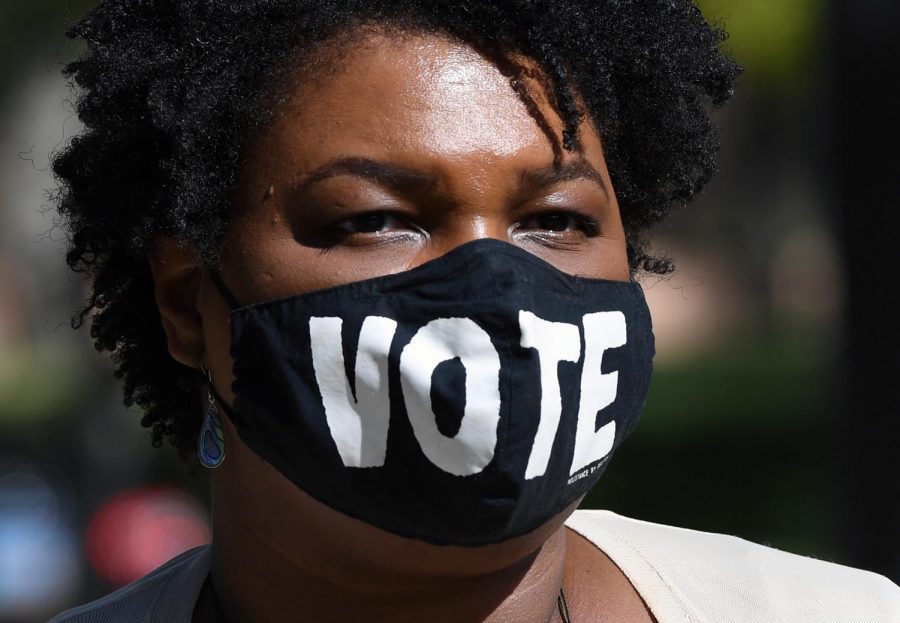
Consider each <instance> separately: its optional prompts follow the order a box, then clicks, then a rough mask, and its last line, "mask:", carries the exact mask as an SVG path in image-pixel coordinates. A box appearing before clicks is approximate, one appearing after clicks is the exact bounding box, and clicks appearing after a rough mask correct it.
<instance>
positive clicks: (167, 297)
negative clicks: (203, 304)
mask: <svg viewBox="0 0 900 623" xmlns="http://www.w3.org/2000/svg"><path fill="white" fill-rule="evenodd" d="M148 259H149V260H150V272H151V273H152V275H153V283H154V294H155V296H156V305H157V307H158V308H159V316H160V320H161V321H162V325H163V330H164V331H165V332H166V338H167V341H168V345H169V354H171V355H172V358H173V359H175V360H176V361H178V362H179V363H182V364H184V365H186V366H189V367H191V368H199V367H200V354H201V353H203V352H204V340H203V318H202V316H201V314H200V309H199V305H198V304H199V294H200V283H201V278H202V275H203V265H202V263H201V262H200V258H199V256H198V255H197V252H196V251H195V250H194V249H193V248H191V247H188V246H186V245H184V244H182V243H179V242H178V241H176V240H175V239H173V238H160V239H158V240H157V241H156V242H155V244H154V247H153V250H152V251H151V252H150V255H149V258H148Z"/></svg>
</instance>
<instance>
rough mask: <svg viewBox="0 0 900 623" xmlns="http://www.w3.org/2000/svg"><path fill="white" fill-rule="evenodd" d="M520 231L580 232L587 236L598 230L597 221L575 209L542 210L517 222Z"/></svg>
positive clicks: (538, 232) (593, 234) (537, 232)
mask: <svg viewBox="0 0 900 623" xmlns="http://www.w3.org/2000/svg"><path fill="white" fill-rule="evenodd" d="M517 229H519V230H520V231H523V232H528V233H534V234H540V233H543V232H549V233H550V234H567V233H570V232H571V233H573V234H582V235H585V236H588V237H591V236H596V235H597V232H598V225H597V221H595V220H594V219H592V218H590V217H589V216H587V215H585V214H582V213H580V212H576V211H568V210H565V211H555V212H542V213H540V214H536V215H534V216H531V217H529V218H527V219H524V220H522V221H521V222H520V223H519V226H518V228H517Z"/></svg>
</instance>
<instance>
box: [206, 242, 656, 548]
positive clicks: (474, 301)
mask: <svg viewBox="0 0 900 623" xmlns="http://www.w3.org/2000/svg"><path fill="white" fill-rule="evenodd" d="M213 279H214V282H215V283H216V285H217V287H218V288H219V290H220V292H221V293H222V295H223V297H225V299H226V300H227V301H228V302H229V304H231V306H232V308H233V311H232V314H231V330H232V346H231V355H232V357H233V358H234V362H235V363H234V375H235V382H234V385H233V390H234V394H235V396H236V398H235V401H234V407H233V408H228V406H227V405H224V403H223V407H224V408H225V409H226V411H227V412H228V414H229V417H230V418H231V420H232V421H233V422H234V425H235V427H236V429H237V431H238V433H239V434H240V436H241V438H242V439H243V441H244V442H245V443H246V444H247V445H248V446H249V447H250V448H251V449H252V450H253V451H254V452H256V453H257V454H258V455H259V456H260V457H262V458H263V459H264V460H266V461H268V462H269V463H271V464H272V465H273V466H274V467H275V469H277V470H278V471H279V472H281V473H282V474H284V475H285V476H286V477H287V478H288V479H290V480H291V481H292V482H293V483H294V484H296V485H297V486H298V487H300V488H301V489H303V490H304V491H306V492H307V493H309V494H310V495H312V496H313V497H315V498H316V499H318V500H320V501H321V502H324V503H325V504H327V505H328V506H330V507H332V508H334V509H336V510H338V511H340V512H342V513H345V514H347V515H350V516H352V517H356V518H358V519H361V520H362V521H365V522H366V523H369V524H372V525H375V526H378V527H379V528H383V529H385V530H388V531H390V532H393V533H395V534H398V535H402V536H407V537H413V538H417V539H421V540H423V541H427V542H429V543H435V544H453V545H469V546H474V545H481V544H487V543H495V542H498V541H504V540H506V539H510V538H512V537H516V536H519V535H521V534H524V533H526V532H529V531H531V530H533V529H535V528H537V527H539V526H541V525H542V524H544V523H545V522H546V521H548V520H549V519H550V518H552V517H553V516H554V515H556V514H558V513H560V512H561V511H563V510H564V509H565V508H566V507H567V506H569V505H570V504H572V503H573V502H575V501H576V500H578V499H579V498H580V497H581V496H583V495H584V494H585V493H586V492H587V491H588V489H590V488H591V487H592V486H593V485H594V483H596V481H597V479H598V478H599V477H600V475H601V473H602V472H603V470H604V468H605V467H606V464H607V462H608V460H609V457H610V456H611V454H612V452H613V450H615V448H616V447H618V445H619V444H620V443H621V442H622V440H623V439H625V437H626V436H627V435H628V434H629V433H630V432H631V431H632V429H633V428H634V426H635V424H636V422H637V419H638V417H639V415H640V413H641V410H642V409H643V406H644V401H645V399H646V396H647V390H648V386H649V383H650V373H651V367H652V364H651V361H652V358H653V354H654V342H653V332H652V329H651V325H650V315H649V312H648V309H647V306H646V303H645V302H644V297H643V293H642V290H641V287H640V286H639V285H638V284H637V283H634V282H619V281H605V280H597V279H584V278H579V277H573V276H571V275H567V274H565V273H563V272H561V271H559V270H557V269H556V268H554V267H553V266H551V265H550V264H548V263H546V262H545V261H543V260H541V259H539V258H537V257H535V256H534V255H532V254H530V253H528V252H526V251H523V250H521V249H519V248H517V247H515V246H513V245H510V244H507V243H505V242H499V241H496V240H478V241H475V242H471V243H468V244H465V245H463V246H461V247H458V248H456V249H454V250H452V251H451V252H449V253H447V254H446V255H444V256H443V257H441V258H439V259H437V260H434V261H432V262H429V263H427V264H424V265H422V266H420V267H418V268H415V269H413V270H410V271H408V272H404V273H400V274H395V275H389V276H385V277H378V278H375V279H368V280H366V281H360V282H356V283H350V284H347V285H343V286H338V287H335V288H329V289H327V290H321V291H316V292H309V293H307V294H301V295H298V296H293V297H290V298H286V299H282V300H277V301H271V302H266V303H259V304H255V305H247V306H240V305H239V303H238V302H237V300H236V299H235V298H234V296H233V295H232V294H231V293H230V292H229V291H228V289H227V288H226V286H225V285H224V283H222V280H221V279H220V278H219V277H218V276H217V275H215V274H214V275H213ZM219 402H222V401H221V400H220V401H219Z"/></svg>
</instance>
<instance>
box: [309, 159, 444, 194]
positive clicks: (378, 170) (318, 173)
mask: <svg viewBox="0 0 900 623" xmlns="http://www.w3.org/2000/svg"><path fill="white" fill-rule="evenodd" d="M338 175H352V176H354V177H361V178H365V179H370V180H373V181H375V182H378V183H380V184H382V185H384V186H387V187H388V188H391V189H393V190H396V191H398V192H403V193H408V192H411V191H414V190H420V191H421V190H423V189H424V190H429V189H432V188H434V187H436V186H437V184H438V180H437V178H436V177H435V176H434V175H431V174H428V173H423V172H421V171H414V170H412V169H407V168H405V167H400V166H397V165H394V164H389V163H387V162H381V161H378V160H372V159H371V158H362V157H345V158H338V159H336V160H332V161H330V162H327V163H326V164H323V165H322V166H320V167H319V168H318V169H316V170H315V171H313V172H312V173H310V174H309V176H308V177H307V178H306V179H305V180H303V182H302V183H301V184H300V186H299V187H298V188H297V191H298V192H301V193H302V192H303V191H305V190H306V189H307V188H309V187H310V186H312V185H313V184H315V183H317V182H321V181H322V180H324V179H327V178H329V177H335V176H338Z"/></svg>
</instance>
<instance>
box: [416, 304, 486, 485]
mask: <svg viewBox="0 0 900 623" xmlns="http://www.w3.org/2000/svg"><path fill="white" fill-rule="evenodd" d="M457 358H458V359H459V360H460V362H461V363H462V365H463V366H464V367H465V369H466V395H465V405H466V406H465V409H464V410H463V417H462V421H461V423H460V427H459V432H458V433H457V434H456V435H455V436H454V437H453V438H449V437H446V436H445V435H444V434H443V433H441V431H440V430H438V427H437V420H436V419H435V415H434V409H433V408H432V405H431V381H432V376H433V375H434V371H435V369H436V368H437V367H438V365H439V364H441V363H443V362H445V361H451V360H453V359H457ZM400 384H401V386H402V387H403V398H404V400H405V401H406V412H407V414H408V416H409V421H410V424H412V428H413V432H414V433H415V435H416V439H417V440H418V441H419V445H420V446H422V452H424V453H425V456H427V457H428V458H429V459H430V460H431V462H432V463H434V464H435V465H437V466H438V467H440V468H441V469H443V470H444V471H445V472H448V473H450V474H455V475H456V476H471V475H473V474H477V473H479V472H481V471H482V470H483V469H484V468H485V467H487V466H488V464H489V463H490V462H491V460H492V459H493V458H494V450H495V449H496V447H497V426H498V425H499V424H500V356H499V355H498V354H497V349H495V348H494V344H493V343H492V342H491V336H490V335H488V333H487V332H486V331H485V330H484V329H482V328H481V327H479V326H478V325H477V324H476V323H475V322H474V321H472V320H469V319H468V318H439V319H437V320H432V321H431V322H429V323H428V324H426V325H425V326H424V327H422V328H421V329H419V330H418V331H417V332H416V334H415V335H414V336H413V338H412V339H411V340H410V342H409V344H407V345H406V348H404V349H403V353H402V354H401V355H400Z"/></svg>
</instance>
